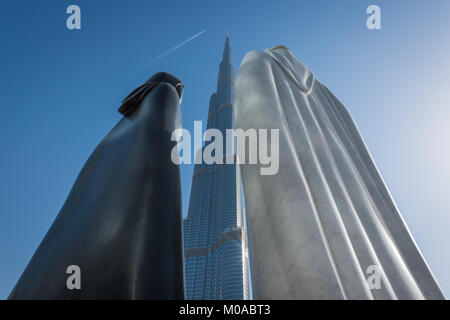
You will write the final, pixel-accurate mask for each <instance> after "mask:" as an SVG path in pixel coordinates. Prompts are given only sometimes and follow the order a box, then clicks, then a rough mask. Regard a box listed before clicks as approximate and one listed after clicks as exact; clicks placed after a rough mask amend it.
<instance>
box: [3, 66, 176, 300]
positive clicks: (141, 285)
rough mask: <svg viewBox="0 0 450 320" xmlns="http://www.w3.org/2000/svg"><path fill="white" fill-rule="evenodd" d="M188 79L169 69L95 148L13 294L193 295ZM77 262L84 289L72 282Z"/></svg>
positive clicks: (134, 97)
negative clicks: (187, 257)
mask: <svg viewBox="0 0 450 320" xmlns="http://www.w3.org/2000/svg"><path fill="white" fill-rule="evenodd" d="M182 91H183V84H182V82H181V81H180V80H179V79H177V78H176V77H174V76H173V75H171V74H168V73H164V72H160V73H157V74H155V75H153V76H152V77H151V78H150V79H149V80H148V81H147V82H146V83H144V84H143V85H142V86H140V87H139V88H137V89H136V90H135V91H133V92H132V93H131V94H130V95H129V96H128V97H127V98H126V99H125V100H124V102H123V105H122V106H121V108H120V109H119V112H121V113H123V114H124V115H125V116H126V117H124V118H123V119H121V120H120V121H119V123H118V124H117V125H116V126H115V127H114V128H113V129H112V130H111V132H110V133H109V134H108V135H107V136H106V137H105V138H104V139H103V140H102V141H101V142H100V144H99V145H98V146H97V148H96V149H95V150H94V152H93V153H92V155H91V156H90V158H89V159H88V161H87V162H86V164H85V166H84V167H83V169H82V170H81V172H80V174H79V176H78V178H77V180H76V182H75V184H74V186H73V188H72V190H71V192H70V194H69V196H68V198H67V200H66V202H65V204H64V206H63V207H62V209H61V211H60V213H59V215H58V216H57V218H56V220H55V221H54V223H53V225H52V226H51V228H50V230H49V231H48V233H47V235H46V236H45V238H44V239H43V241H42V243H41V244H40V246H39V248H38V249H37V251H36V252H35V254H34V256H33V257H32V259H31V261H30V262H29V264H28V266H27V268H26V269H25V271H24V273H23V274H22V276H21V278H20V279H19V281H18V283H17V284H16V286H15V288H14V290H13V291H12V293H11V294H10V296H9V299H183V298H184V284H183V253H182V230H181V218H182V217H181V201H180V198H181V191H180V176H179V167H178V165H175V164H174V163H173V162H172V161H171V151H172V148H173V147H174V146H175V144H176V142H175V141H171V133H172V131H173V130H174V129H176V128H178V127H180V126H181V109H180V102H181V98H182ZM70 265H76V266H79V268H80V270H81V289H72V290H71V289H68V287H67V284H66V281H67V279H68V277H69V276H70V274H67V273H66V271H67V268H68V266H70Z"/></svg>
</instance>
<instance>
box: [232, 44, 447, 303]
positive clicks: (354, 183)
mask: <svg viewBox="0 0 450 320" xmlns="http://www.w3.org/2000/svg"><path fill="white" fill-rule="evenodd" d="M235 88H236V92H235V108H236V110H235V114H236V128H241V129H244V130H247V129H250V128H254V129H278V130H279V155H280V159H279V171H278V173H276V174H275V175H261V174H260V167H261V165H259V164H257V165H253V164H243V165H242V166H241V172H242V178H243V184H244V194H245V203H246V211H247V214H248V226H249V236H250V240H249V246H250V253H251V254H252V256H251V259H250V260H251V266H252V284H253V297H254V298H255V299H441V298H443V297H444V296H443V294H442V291H441V290H440V288H439V286H438V284H437V283H436V281H435V279H434V277H433V275H432V273H431V271H430V269H429V268H428V266H427V264H426V262H425V260H424V258H423V257H422V255H421V253H420V251H419V249H418V248H417V246H416V244H415V242H414V240H413V238H412V237H411V234H410V232H409V230H408V228H407V226H406V224H405V222H404V220H403V218H402V216H401V215H400V212H399V210H398V209H397V207H396V205H395V203H394V201H393V199H392V197H391V195H390V194H389V192H388V190H387V188H386V185H385V184H384V182H383V179H382V178H381V175H380V173H379V172H378V170H377V168H376V166H375V164H374V162H373V160H372V158H371V156H370V154H369V151H368V149H367V147H366V145H365V143H364V141H363V139H362V137H361V135H360V133H359V131H358V129H357V127H356V125H355V123H354V121H353V119H352V117H351V116H350V114H349V112H348V111H347V109H346V108H345V107H344V106H343V105H342V103H341V102H340V101H339V100H338V99H337V98H336V97H335V96H334V95H333V94H332V93H331V92H330V91H329V90H328V89H327V88H326V87H325V85H324V84H322V83H321V82H320V81H319V80H317V79H316V78H315V77H314V75H313V73H312V72H311V71H310V70H309V69H308V68H307V67H305V66H304V65H303V64H302V63H300V62H299V61H298V60H297V59H296V58H295V57H294V55H293V54H292V52H291V51H290V50H289V49H287V48H286V47H284V46H278V47H275V48H272V49H267V50H266V51H265V52H257V51H251V52H249V53H247V55H246V56H245V57H244V59H243V61H242V63H241V66H240V69H239V72H238V76H237V79H236V86H235ZM267 149H268V150H271V146H268V147H267Z"/></svg>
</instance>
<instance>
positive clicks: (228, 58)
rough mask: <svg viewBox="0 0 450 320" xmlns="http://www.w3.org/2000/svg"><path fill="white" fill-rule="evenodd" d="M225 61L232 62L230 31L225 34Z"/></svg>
mask: <svg viewBox="0 0 450 320" xmlns="http://www.w3.org/2000/svg"><path fill="white" fill-rule="evenodd" d="M222 61H223V62H226V63H231V48H230V37H229V36H228V32H227V33H226V36H225V48H224V49H223V59H222Z"/></svg>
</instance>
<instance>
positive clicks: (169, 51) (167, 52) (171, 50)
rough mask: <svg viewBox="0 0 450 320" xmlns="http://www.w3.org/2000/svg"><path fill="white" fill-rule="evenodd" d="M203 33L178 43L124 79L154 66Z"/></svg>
mask: <svg viewBox="0 0 450 320" xmlns="http://www.w3.org/2000/svg"><path fill="white" fill-rule="evenodd" d="M205 31H206V29H205V30H202V31H200V32H199V33H197V34H194V35H193V36H192V37H190V38H188V39H186V40H184V41H183V42H180V43H179V44H177V45H176V46H175V47H173V48H171V49H169V50H167V51H166V52H164V53H162V54H160V55H159V56H157V57H156V58H155V59H153V60H152V61H150V62H149V63H147V64H146V65H145V66H143V67H142V68H140V69H138V70H136V71H134V72H132V73H130V74H129V75H128V76H126V77H125V78H128V77H130V76H132V75H134V74H136V73H138V72H141V71H143V70H144V69H147V68H148V67H150V66H151V65H152V64H154V63H155V62H157V61H159V60H161V59H162V58H164V57H165V56H167V55H168V54H170V53H172V52H173V51H175V50H177V49H178V48H180V47H182V46H184V45H185V44H186V43H188V42H189V41H191V40H194V39H195V38H197V37H198V36H200V35H201V34H202V33H204V32H205Z"/></svg>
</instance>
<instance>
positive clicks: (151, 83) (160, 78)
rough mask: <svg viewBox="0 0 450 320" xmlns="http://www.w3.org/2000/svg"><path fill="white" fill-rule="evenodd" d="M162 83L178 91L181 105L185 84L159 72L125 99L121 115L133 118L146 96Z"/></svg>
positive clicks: (165, 73)
mask: <svg viewBox="0 0 450 320" xmlns="http://www.w3.org/2000/svg"><path fill="white" fill-rule="evenodd" d="M160 83H167V84H170V85H171V86H172V87H173V88H174V89H175V90H176V91H177V93H178V97H179V98H180V103H181V100H182V98H183V89H184V85H183V82H181V80H180V79H178V78H177V77H175V76H174V75H172V74H170V73H168V72H157V73H155V74H154V75H152V76H151V77H150V78H149V79H148V80H147V81H145V82H144V83H143V84H142V85H140V86H139V87H137V88H136V89H134V90H133V91H132V92H131V93H130V94H129V95H128V96H127V97H126V98H125V99H123V101H122V105H121V106H120V108H119V110H118V111H119V113H121V114H123V115H124V116H125V117H129V116H131V115H132V114H133V113H134V112H135V111H136V109H137V108H138V107H139V105H140V103H141V102H142V100H143V99H144V98H145V96H146V95H147V94H148V93H150V91H151V90H152V89H153V88H155V87H156V86H157V85H158V84H160Z"/></svg>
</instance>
